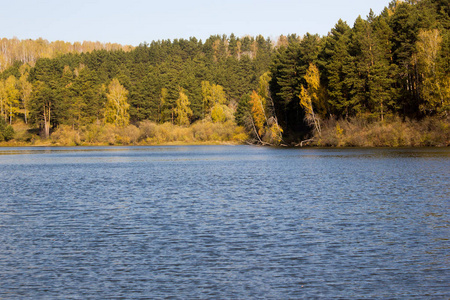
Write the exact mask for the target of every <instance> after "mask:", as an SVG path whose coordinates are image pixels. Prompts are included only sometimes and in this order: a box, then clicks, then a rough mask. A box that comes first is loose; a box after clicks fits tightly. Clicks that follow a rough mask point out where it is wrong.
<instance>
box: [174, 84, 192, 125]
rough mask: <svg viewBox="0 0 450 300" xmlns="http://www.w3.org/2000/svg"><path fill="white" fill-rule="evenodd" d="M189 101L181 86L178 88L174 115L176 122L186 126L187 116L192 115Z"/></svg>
mask: <svg viewBox="0 0 450 300" xmlns="http://www.w3.org/2000/svg"><path fill="white" fill-rule="evenodd" d="M190 104H191V103H190V102H189V99H188V96H187V95H186V91H185V90H184V89H183V88H180V90H179V97H178V99H177V102H176V107H175V115H176V117H177V124H178V125H181V126H188V125H189V124H190V121H189V118H190V117H191V116H192V110H191V108H190Z"/></svg>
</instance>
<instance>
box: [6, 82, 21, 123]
mask: <svg viewBox="0 0 450 300" xmlns="http://www.w3.org/2000/svg"><path fill="white" fill-rule="evenodd" d="M16 84H17V79H16V77H14V76H13V75H11V76H9V77H8V79H6V81H5V93H6V106H7V108H8V116H9V124H12V119H13V117H14V116H15V115H16V114H17V112H18V111H19V96H20V94H19V90H18V89H17V88H16Z"/></svg>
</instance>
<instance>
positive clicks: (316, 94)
mask: <svg viewBox="0 0 450 300" xmlns="http://www.w3.org/2000/svg"><path fill="white" fill-rule="evenodd" d="M304 78H305V81H306V86H307V87H306V88H305V87H304V86H302V88H301V92H300V95H299V98H300V106H301V107H302V108H303V110H304V111H305V121H306V123H307V124H308V125H310V126H314V128H315V130H316V131H317V133H318V134H319V135H320V133H321V127H320V116H319V114H318V113H317V110H318V108H320V107H322V106H323V100H322V99H321V95H320V94H321V91H320V75H319V69H317V67H316V66H315V65H314V64H310V65H309V68H308V71H307V72H306V75H305V76H304Z"/></svg>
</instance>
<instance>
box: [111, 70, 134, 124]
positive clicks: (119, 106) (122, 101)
mask: <svg viewBox="0 0 450 300" xmlns="http://www.w3.org/2000/svg"><path fill="white" fill-rule="evenodd" d="M127 96H128V91H127V90H126V89H125V88H124V87H123V86H122V85H121V84H120V82H119V80H117V79H116V78H114V79H113V80H112V81H111V83H110V84H109V85H108V93H107V94H106V98H107V99H108V101H107V102H106V107H105V121H106V123H112V124H115V125H117V126H120V127H124V126H127V125H128V124H129V122H130V114H129V113H128V109H129V107H130V104H128V102H127Z"/></svg>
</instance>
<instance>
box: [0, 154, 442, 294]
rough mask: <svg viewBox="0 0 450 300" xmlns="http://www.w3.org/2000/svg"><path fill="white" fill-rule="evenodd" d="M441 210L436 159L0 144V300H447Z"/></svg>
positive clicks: (439, 168) (439, 171)
mask: <svg viewBox="0 0 450 300" xmlns="http://www.w3.org/2000/svg"><path fill="white" fill-rule="evenodd" d="M449 200H450V150H449V149H447V148H419V149H311V148H305V149H278V148H268V147H253V146H167V147H165V146H164V147H163V146H161V147H74V148H70V147H67V148H66V147H63V148H56V147H49V148H45V147H44V148H37V147H35V148H33V147H30V148H0V299H144V298H145V299H155V298H156V299H158V298H173V299H187V298H188V299H211V298H214V299H217V298H220V299H236V298H238V299H246V298H268V299H298V298H359V299H361V298H377V299H387V298H395V299H402V298H403V299H423V298H431V299H448V298H449V297H450V287H449V286H450V250H449V249H450V242H449V238H450V237H449V233H450V231H449V227H450V224H449V221H450V218H449V215H450V214H449V212H450V211H449V210H450V201H449Z"/></svg>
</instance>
